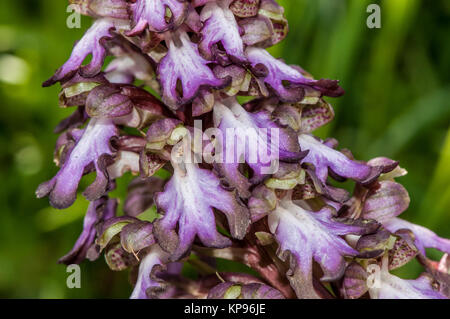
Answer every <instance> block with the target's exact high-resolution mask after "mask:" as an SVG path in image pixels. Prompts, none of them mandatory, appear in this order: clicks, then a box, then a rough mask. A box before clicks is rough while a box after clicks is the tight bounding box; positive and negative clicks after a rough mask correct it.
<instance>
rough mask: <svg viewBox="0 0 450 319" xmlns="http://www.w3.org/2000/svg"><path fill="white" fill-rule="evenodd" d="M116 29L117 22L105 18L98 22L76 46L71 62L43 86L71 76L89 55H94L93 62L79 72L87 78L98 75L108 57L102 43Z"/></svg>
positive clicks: (65, 64)
mask: <svg viewBox="0 0 450 319" xmlns="http://www.w3.org/2000/svg"><path fill="white" fill-rule="evenodd" d="M115 28H116V26H115V20H113V19H109V18H103V19H98V20H96V21H95V22H94V24H93V25H92V26H91V27H90V28H89V30H87V31H86V33H85V34H84V36H83V38H82V39H81V40H80V41H79V42H77V43H76V44H75V46H74V48H73V51H72V54H71V55H70V58H69V60H67V62H66V63H64V65H63V66H62V67H61V68H59V69H58V70H57V71H56V73H55V74H54V75H53V76H52V77H51V78H50V79H48V80H47V81H45V82H44V83H43V86H50V85H53V84H55V83H56V82H58V81H61V80H63V79H65V78H67V77H69V76H71V75H72V74H73V73H74V72H75V71H77V70H78V68H80V66H81V65H82V63H83V61H84V60H85V59H86V57H87V56H88V55H89V54H92V61H91V62H90V63H89V64H88V65H86V66H84V67H82V68H81V69H80V71H79V72H80V73H81V74H82V75H83V76H86V77H92V76H94V75H97V74H98V73H99V72H100V71H101V69H102V66H103V61H104V59H105V56H106V49H105V47H104V46H103V43H102V42H103V41H105V40H106V39H108V38H111V37H112V35H111V30H114V29H115Z"/></svg>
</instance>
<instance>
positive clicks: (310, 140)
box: [298, 134, 381, 184]
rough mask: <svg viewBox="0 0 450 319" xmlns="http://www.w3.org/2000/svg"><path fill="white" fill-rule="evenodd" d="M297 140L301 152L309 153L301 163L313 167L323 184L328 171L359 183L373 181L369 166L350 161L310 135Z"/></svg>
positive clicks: (304, 135) (300, 136) (302, 135)
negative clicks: (306, 151) (309, 164)
mask: <svg viewBox="0 0 450 319" xmlns="http://www.w3.org/2000/svg"><path fill="white" fill-rule="evenodd" d="M298 140H299V143H300V147H301V148H302V150H308V151H309V153H308V155H306V157H305V158H304V159H303V163H311V164H313V165H314V166H315V173H316V175H317V177H318V178H319V180H320V181H321V182H322V183H323V184H325V183H326V180H327V177H328V169H331V170H332V171H333V172H334V173H336V174H337V175H339V176H342V177H346V178H351V179H354V180H356V181H359V182H364V181H365V180H367V179H370V180H372V179H373V178H372V173H373V171H372V170H373V168H372V167H371V166H369V165H366V164H362V163H358V162H356V161H352V160H351V159H349V158H348V157H347V156H345V155H344V154H343V153H341V152H339V151H336V150H334V149H332V148H331V147H328V146H327V145H325V144H324V143H321V142H320V141H318V140H317V139H316V138H314V137H313V136H311V135H308V134H300V135H299V138H298ZM380 173H381V172H380Z"/></svg>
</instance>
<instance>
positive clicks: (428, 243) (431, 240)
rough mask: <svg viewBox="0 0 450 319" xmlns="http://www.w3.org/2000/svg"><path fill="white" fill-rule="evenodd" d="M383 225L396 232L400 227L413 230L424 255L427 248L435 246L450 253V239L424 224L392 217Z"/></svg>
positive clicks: (416, 242)
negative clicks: (420, 224)
mask: <svg viewBox="0 0 450 319" xmlns="http://www.w3.org/2000/svg"><path fill="white" fill-rule="evenodd" d="M383 226H384V227H386V229H388V230H389V231H390V232H392V233H395V232H396V231H397V230H400V229H409V230H411V231H412V232H413V233H414V236H415V237H416V240H415V244H416V246H417V248H418V249H419V250H420V252H421V253H422V255H424V256H425V255H426V253H425V248H435V249H437V250H440V251H442V252H444V253H447V254H450V239H446V238H441V237H439V236H438V235H436V234H435V233H434V232H432V231H431V230H429V229H427V228H425V227H423V226H419V225H416V224H413V223H410V222H408V221H406V220H403V219H400V218H392V219H390V220H387V221H385V222H383Z"/></svg>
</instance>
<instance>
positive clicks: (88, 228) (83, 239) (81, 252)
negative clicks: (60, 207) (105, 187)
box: [58, 197, 117, 265]
mask: <svg viewBox="0 0 450 319" xmlns="http://www.w3.org/2000/svg"><path fill="white" fill-rule="evenodd" d="M116 208H117V201H116V200H113V199H107V198H105V197H102V198H100V199H98V200H96V201H93V202H91V203H90V204H89V207H88V210H87V212H86V215H85V217H84V221H83V231H82V232H81V235H80V237H78V239H77V241H76V243H75V246H74V247H73V248H72V250H71V251H70V252H69V253H68V254H67V255H65V256H64V257H61V258H60V259H59V261H58V262H59V263H63V264H66V265H70V264H79V263H81V262H82V261H83V260H84V259H85V258H86V257H87V256H88V251H89V250H91V249H93V248H95V247H93V246H95V244H94V241H95V237H96V235H97V230H96V227H98V224H99V223H101V222H103V221H105V220H108V219H110V218H112V217H114V216H115V214H116ZM90 259H91V258H90ZM91 260H92V259H91Z"/></svg>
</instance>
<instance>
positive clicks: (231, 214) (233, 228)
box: [154, 163, 250, 260]
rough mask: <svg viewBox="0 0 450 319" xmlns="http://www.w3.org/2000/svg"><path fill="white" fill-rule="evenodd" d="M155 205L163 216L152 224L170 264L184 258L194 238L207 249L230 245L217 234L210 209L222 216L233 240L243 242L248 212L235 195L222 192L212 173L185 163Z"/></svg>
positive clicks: (248, 219) (157, 198) (157, 197)
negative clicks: (169, 253)
mask: <svg viewBox="0 0 450 319" xmlns="http://www.w3.org/2000/svg"><path fill="white" fill-rule="evenodd" d="M156 204H157V207H158V208H159V210H161V211H162V212H163V213H164V216H163V218H162V219H160V220H158V221H156V222H155V225H154V227H155V228H154V231H155V236H156V238H157V240H158V243H159V244H160V245H161V246H162V247H163V248H164V249H165V250H166V251H169V252H171V253H172V257H171V259H172V260H176V259H178V258H180V257H182V256H184V255H185V254H186V252H187V251H188V250H189V248H190V246H191V244H192V243H193V241H194V239H195V237H196V236H198V238H199V239H200V241H201V242H202V243H203V245H205V246H207V247H219V248H223V247H226V246H229V245H230V244H231V241H230V239H228V238H226V237H224V236H223V235H221V234H219V233H218V232H217V229H216V220H215V216H214V211H213V208H216V209H217V210H219V211H221V212H222V213H224V214H225V216H226V217H227V220H228V224H229V227H230V233H231V235H232V236H233V237H234V238H238V239H242V238H243V237H244V236H245V235H246V232H247V228H248V226H249V224H250V217H249V212H248V210H247V208H245V207H244V206H242V205H241V204H240V203H238V202H237V200H236V198H235V195H234V194H233V193H231V192H228V191H226V190H224V189H223V188H222V187H221V186H220V180H219V178H218V177H216V176H215V175H214V174H213V173H212V172H211V171H208V170H205V169H200V168H198V167H197V166H196V164H193V163H184V169H183V168H180V167H176V168H175V172H174V175H173V177H172V178H171V179H170V180H169V182H168V183H167V184H166V186H165V188H164V192H162V193H158V194H157V195H156ZM176 229H178V231H176Z"/></svg>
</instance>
